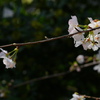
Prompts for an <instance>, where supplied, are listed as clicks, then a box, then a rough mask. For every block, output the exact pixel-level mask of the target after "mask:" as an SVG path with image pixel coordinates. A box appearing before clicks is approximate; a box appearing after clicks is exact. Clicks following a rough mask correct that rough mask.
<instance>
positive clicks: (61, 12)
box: [0, 0, 100, 100]
mask: <svg viewBox="0 0 100 100" xmlns="http://www.w3.org/2000/svg"><path fill="white" fill-rule="evenodd" d="M99 4H100V1H99V0H83V1H82V0H2V1H0V8H1V9H0V45H5V44H9V43H20V42H29V41H37V40H42V39H45V36H46V37H48V38H52V37H55V36H61V35H65V34H68V31H67V29H68V20H69V18H70V17H71V15H76V16H77V17H78V20H79V23H81V24H87V23H88V22H89V21H88V20H87V17H92V18H93V19H100V17H99V16H100V13H99V12H100V5H99ZM5 7H7V8H9V9H10V10H12V11H13V13H14V15H13V16H12V17H6V18H4V17H3V13H4V10H3V9H4V8H5ZM4 49H6V50H8V51H11V50H12V49H14V47H8V48H4ZM93 53H94V52H92V51H91V50H88V51H84V50H83V49H82V47H81V46H80V47H78V48H75V47H74V43H73V39H66V38H64V39H60V40H55V41H50V42H46V43H41V44H35V45H27V46H23V47H20V49H19V52H18V57H17V65H16V68H15V69H5V66H4V65H3V64H2V61H1V60H0V67H1V70H0V74H1V77H0V81H2V80H5V81H7V82H9V81H10V80H14V82H13V84H12V85H11V86H12V87H13V85H17V84H20V83H21V82H25V81H28V80H30V79H33V78H38V77H41V76H46V75H51V74H55V73H61V72H66V71H68V70H69V67H70V62H72V61H74V60H75V57H76V56H77V55H79V54H84V55H93ZM99 79H100V75H99V74H98V73H97V72H94V71H93V68H92V67H90V68H84V69H83V70H82V71H81V72H72V73H70V74H67V75H65V76H60V77H56V78H52V79H46V80H43V81H37V82H33V83H31V84H27V85H24V86H21V87H18V88H9V85H8V84H6V85H4V86H1V87H2V88H3V90H6V91H7V93H6V96H4V97H3V98H0V99H1V100H69V98H71V96H72V94H73V93H74V92H79V93H80V94H87V95H92V96H99V94H100V86H99V84H100V82H99V81H98V80H99ZM11 86H10V87H11ZM0 90H1V88H0Z"/></svg>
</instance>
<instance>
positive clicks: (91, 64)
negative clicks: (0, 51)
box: [12, 62, 100, 88]
mask: <svg viewBox="0 0 100 100" xmlns="http://www.w3.org/2000/svg"><path fill="white" fill-rule="evenodd" d="M99 63H100V62H91V63H88V64H84V65H81V66H80V68H85V67H89V66H93V65H96V64H99ZM71 72H72V71H67V72H62V73H57V74H53V75H49V76H43V77H39V78H35V79H31V80H29V81H26V82H22V83H20V84H18V85H14V86H13V87H12V88H17V87H20V86H23V85H26V84H29V83H32V82H36V81H41V80H45V79H50V78H55V77H59V76H63V75H66V74H68V73H71Z"/></svg>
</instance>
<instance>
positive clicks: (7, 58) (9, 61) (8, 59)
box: [0, 48, 16, 68]
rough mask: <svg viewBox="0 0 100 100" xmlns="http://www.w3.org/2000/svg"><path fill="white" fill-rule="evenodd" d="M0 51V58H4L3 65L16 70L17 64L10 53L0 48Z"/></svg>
mask: <svg viewBox="0 0 100 100" xmlns="http://www.w3.org/2000/svg"><path fill="white" fill-rule="evenodd" d="M0 50H1V52H0V58H3V63H4V64H5V65H6V68H14V67H15V64H16V63H15V62H14V61H13V60H12V59H11V56H9V55H8V52H7V51H6V50H3V49H2V48H0Z"/></svg>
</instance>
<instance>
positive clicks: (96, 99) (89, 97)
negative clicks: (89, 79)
mask: <svg viewBox="0 0 100 100" xmlns="http://www.w3.org/2000/svg"><path fill="white" fill-rule="evenodd" d="M79 95H80V96H83V97H84V98H88V99H95V100H100V98H98V97H93V96H87V95H81V94H79Z"/></svg>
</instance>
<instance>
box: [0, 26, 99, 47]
mask: <svg viewBox="0 0 100 100" xmlns="http://www.w3.org/2000/svg"><path fill="white" fill-rule="evenodd" d="M96 29H100V27H96V28H92V29H89V30H83V31H79V32H76V33H73V34H68V35H63V36H58V37H54V38H49V39H46V40H40V41H35V42H26V43H13V44H7V45H2V46H0V48H4V47H10V46H24V45H31V44H38V43H44V42H48V41H53V40H57V39H61V38H66V37H71V36H73V35H76V34H80V33H83V32H90V31H93V30H96Z"/></svg>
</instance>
